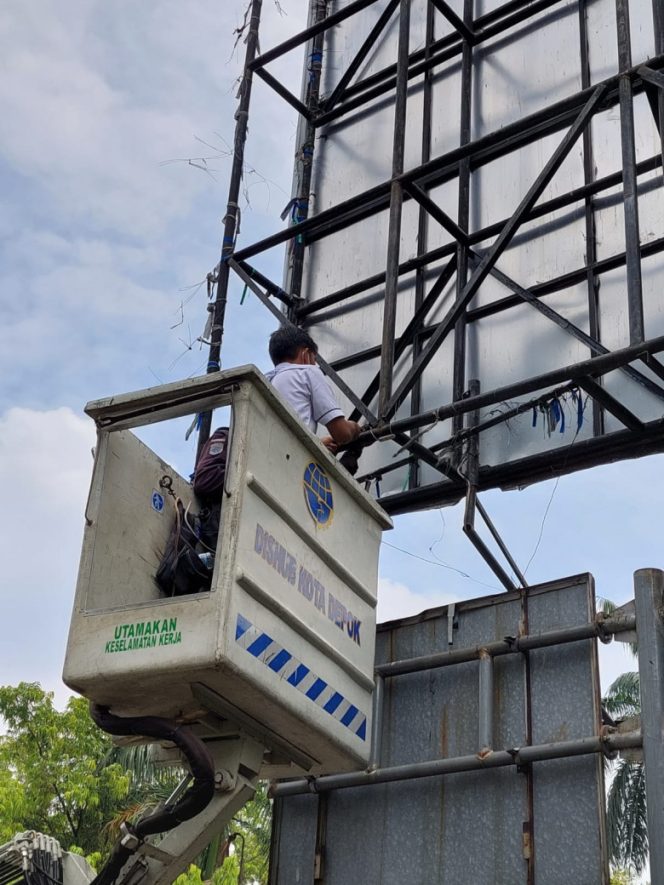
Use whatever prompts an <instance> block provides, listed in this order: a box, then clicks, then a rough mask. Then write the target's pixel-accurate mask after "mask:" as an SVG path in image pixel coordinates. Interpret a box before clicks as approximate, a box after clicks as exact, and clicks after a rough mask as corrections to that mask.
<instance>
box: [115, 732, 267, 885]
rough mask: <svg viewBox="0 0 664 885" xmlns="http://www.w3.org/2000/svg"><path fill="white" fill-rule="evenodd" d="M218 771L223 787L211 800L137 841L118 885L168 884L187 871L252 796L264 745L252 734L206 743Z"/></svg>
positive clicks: (118, 880)
mask: <svg viewBox="0 0 664 885" xmlns="http://www.w3.org/2000/svg"><path fill="white" fill-rule="evenodd" d="M207 746H208V748H209V750H210V751H211V753H212V757H213V758H214V761H215V770H216V771H217V772H218V773H219V775H220V780H219V785H220V788H219V789H217V790H216V791H215V794H214V796H213V797H212V801H211V802H210V804H209V805H208V806H207V807H206V808H205V809H204V810H203V811H202V812H201V813H200V814H198V815H196V817H193V818H191V819H190V820H188V821H185V822H184V823H182V824H180V826H178V827H176V828H175V829H173V830H171V831H170V832H169V833H167V834H166V836H165V837H164V838H163V839H162V840H161V841H160V842H159V845H156V844H154V843H153V842H151V841H150V840H146V841H145V842H144V843H142V844H141V845H140V846H138V848H137V851H136V853H135V854H133V855H132V856H131V858H130V859H129V860H128V861H127V863H126V864H125V866H124V867H123V869H122V870H121V871H120V874H119V876H118V878H117V879H116V885H137V883H138V882H141V883H143V885H170V883H172V882H173V881H175V879H176V878H177V877H178V876H179V875H180V873H183V872H184V871H185V870H186V869H187V867H188V866H189V864H190V863H191V862H192V861H193V860H194V858H195V857H196V856H197V855H198V854H200V852H201V851H202V850H203V849H204V848H205V846H206V845H207V844H208V843H209V842H210V840H211V839H212V838H213V837H214V836H216V835H217V834H218V833H219V832H221V830H222V828H223V827H224V825H225V824H226V823H228V822H229V821H230V820H231V818H232V817H233V816H234V815H235V814H236V813H237V812H238V811H239V810H240V808H242V806H243V805H244V804H245V803H246V802H248V801H249V799H251V797H252V796H253V794H254V792H255V791H256V786H257V784H258V774H259V771H260V768H261V764H262V761H263V754H264V751H265V747H264V746H263V744H262V743H259V742H258V741H255V740H253V739H251V738H249V737H244V736H239V737H237V738H235V739H227V740H219V741H213V742H210V743H208V744H207Z"/></svg>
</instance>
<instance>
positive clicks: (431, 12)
mask: <svg viewBox="0 0 664 885" xmlns="http://www.w3.org/2000/svg"><path fill="white" fill-rule="evenodd" d="M435 20H436V10H435V8H434V6H433V4H432V3H428V4H427V22H426V35H425V46H424V57H425V59H426V60H427V61H428V60H429V58H430V57H431V51H432V50H431V44H432V43H433V41H434V38H435ZM432 87H433V70H432V69H431V68H429V70H427V72H426V73H425V75H424V85H423V87H422V153H421V154H420V160H421V162H422V164H424V163H427V162H428V161H429V160H430V159H431V105H432V91H433V88H432ZM428 237H429V213H428V212H427V210H426V209H425V208H424V206H420V208H419V216H418V222H417V254H418V256H419V255H424V254H425V253H426V251H427V243H428ZM427 270H428V268H427V267H426V265H425V266H424V267H420V268H418V270H417V274H416V277H415V314H417V312H418V310H420V309H421V307H422V304H423V303H424V297H425V294H426V293H425V290H426V280H427ZM421 350H422V343H421V339H420V334H419V333H418V332H415V334H414V335H413V351H412V352H413V361H415V360H416V359H417V357H418V355H419V354H420V351H421ZM421 408H422V379H421V378H418V380H417V382H416V383H415V385H414V386H413V390H412V393H411V397H410V414H411V415H417V414H418V413H419V412H420V410H421ZM413 435H415V434H413ZM419 465H420V462H419V461H417V460H416V461H413V463H412V465H411V467H410V470H409V474H408V487H409V488H411V489H413V488H415V487H416V486H417V485H418V482H419V475H420V467H419Z"/></svg>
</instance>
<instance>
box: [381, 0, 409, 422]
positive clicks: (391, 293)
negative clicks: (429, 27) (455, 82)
mask: <svg viewBox="0 0 664 885" xmlns="http://www.w3.org/2000/svg"><path fill="white" fill-rule="evenodd" d="M409 40H410V0H401V5H400V12H399V50H398V60H397V83H396V95H395V102H394V141H393V147H392V182H391V185H390V221H389V228H388V233H387V265H386V273H385V306H384V311H383V338H382V346H381V364H380V388H379V391H380V392H379V397H378V401H379V405H378V414H379V415H383V414H384V413H385V412H386V410H387V404H388V402H389V401H390V397H391V396H392V372H393V369H394V338H395V332H396V321H397V295H398V289H399V245H400V242H401V209H402V206H403V187H402V185H401V182H400V181H398V180H397V179H398V176H400V175H401V174H402V173H403V163H404V150H405V144H406V112H407V103H408V45H409Z"/></svg>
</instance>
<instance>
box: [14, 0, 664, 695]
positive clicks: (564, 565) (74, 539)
mask: <svg viewBox="0 0 664 885" xmlns="http://www.w3.org/2000/svg"><path fill="white" fill-rule="evenodd" d="M243 7H244V0H242V2H235V0H232V2H226V3H219V2H216V0H200V2H198V3H195V4H183V3H181V2H176V0H152V2H150V3H149V4H148V3H144V4H138V3H133V2H132V3H130V2H128V0H116V2H114V3H112V4H109V3H106V2H102V0H68V2H67V3H66V4H65V3H61V2H58V0H29V2H25V3H20V4H4V5H2V7H1V8H0V45H1V46H2V54H1V55H0V57H1V58H2V62H1V63H0V64H1V65H2V69H3V76H2V77H0V114H1V118H2V120H3V126H2V127H0V187H1V188H2V192H3V194H4V200H3V202H2V205H1V206H0V252H1V255H0V299H1V303H2V315H3V322H2V326H1V327H0V371H1V372H2V378H3V380H4V383H3V385H2V387H1V389H0V487H1V488H2V490H3V492H4V500H5V520H4V523H5V530H4V531H3V532H2V535H0V554H1V555H2V562H3V564H4V567H3V576H2V621H3V626H4V631H3V643H2V645H1V646H0V680H1V681H2V682H3V683H7V682H17V681H19V680H21V679H25V680H38V681H40V682H41V683H42V684H43V685H44V686H46V687H47V688H49V689H53V690H55V691H56V692H57V695H58V698H59V699H60V700H61V699H63V698H64V697H65V696H66V692H65V690H64V688H63V686H62V684H61V682H60V671H61V667H62V659H63V655H64V645H65V641H66V633H67V624H68V620H69V612H70V607H71V600H72V596H73V588H74V582H75V576H76V570H77V565H78V553H79V548H80V539H81V532H82V516H83V507H84V502H85V496H86V493H87V484H88V481H89V475H90V469H91V465H92V458H91V454H90V450H91V448H92V446H93V444H94V433H93V428H92V425H91V422H90V421H89V420H88V419H87V418H86V417H85V416H84V415H83V413H82V408H83V405H84V404H85V402H86V401H88V400H90V399H95V398H98V397H100V396H104V395H107V394H111V393H117V392H123V391H128V390H132V389H138V388H143V387H147V386H150V385H152V384H155V383H158V382H159V381H172V380H175V379H177V378H181V377H185V376H188V375H191V374H198V373H200V372H201V371H203V370H204V367H205V363H206V352H205V350H201V349H200V347H199V345H198V344H197V343H195V339H196V338H197V336H199V335H200V334H201V333H202V331H203V327H204V325H205V319H206V293H205V286H203V285H199V284H201V282H202V281H203V280H204V279H205V275H206V273H207V272H208V271H209V270H210V269H211V268H212V267H213V266H214V265H215V264H216V262H217V261H218V256H219V243H220V238H221V217H222V215H223V212H224V206H225V200H226V188H227V179H228V174H229V170H230V161H229V157H228V153H229V149H228V144H229V143H230V142H231V140H232V133H233V111H234V108H235V92H236V89H237V77H238V74H239V72H240V60H239V56H238V51H237V50H234V48H233V40H234V36H233V31H234V29H235V28H236V27H237V26H238V24H239V23H240V22H241V19H242V12H243ZM281 7H282V8H283V11H284V14H280V12H279V9H278V5H277V4H275V3H273V2H271V0H264V10H265V12H264V28H263V39H262V43H263V46H262V48H263V49H266V48H268V47H269V46H271V45H273V44H274V43H277V42H279V41H280V40H282V39H284V38H285V37H286V36H287V35H289V34H290V33H292V32H293V31H294V30H295V29H296V28H298V27H300V26H301V25H302V18H303V10H304V8H305V4H304V2H303V0H284V2H282V4H281ZM239 49H240V50H243V47H242V46H240V47H239ZM299 61H300V57H299V56H298V55H297V53H296V54H295V55H294V60H293V63H292V64H291V68H290V69H288V70H285V69H284V74H285V75H287V76H288V77H289V78H290V79H291V80H292V81H293V83H297V81H298V80H299V73H298V65H299ZM294 133H295V120H294V118H293V115H292V114H290V112H289V111H288V110H285V108H284V105H283V104H282V103H281V102H280V101H279V100H278V99H276V98H275V97H274V96H272V95H271V93H270V92H269V91H268V90H267V88H266V87H263V86H262V84H260V83H259V84H256V87H255V94H254V103H253V107H252V118H251V130H250V141H249V146H248V153H247V165H248V168H247V174H246V179H245V183H246V191H245V194H244V196H243V219H242V232H241V235H240V242H241V243H248V242H250V241H252V240H255V239H258V238H259V237H261V236H264V235H265V234H267V233H269V232H272V231H275V230H279V229H281V227H282V226H283V222H282V221H281V220H280V219H279V214H280V212H281V210H282V208H283V206H284V205H285V203H286V202H287V201H288V197H289V192H290V176H291V166H292V159H293V154H294V152H295V141H294ZM203 157H205V158H206V160H205V163H203V162H202V160H201V158H203ZM190 159H191V160H192V161H193V162H191V163H190V162H188V160H190ZM202 165H204V166H205V169H201V168H200V166H202ZM281 263H282V255H281V253H280V252H278V251H275V253H274V254H273V255H270V256H268V257H267V259H266V260H265V263H264V265H263V266H264V267H265V269H266V271H267V272H269V274H270V276H272V277H273V278H274V279H279V277H280V274H281ZM240 294H241V286H240V285H238V284H236V283H233V285H232V287H231V291H230V304H229V309H228V314H227V324H226V335H225V339H224V348H223V363H224V365H225V366H226V367H229V366H232V365H234V364H240V363H246V362H255V363H256V364H257V365H258V366H259V367H261V368H266V367H267V365H268V360H267V354H266V349H265V341H266V338H267V335H268V334H269V332H270V330H271V329H272V328H273V326H274V322H273V320H272V319H271V318H270V317H269V316H268V315H267V313H266V312H265V310H264V309H263V308H262V307H261V306H260V305H258V304H257V303H255V301H254V300H253V299H251V298H247V300H246V301H245V303H244V305H240ZM172 446H173V448H174V449H175V450H177V451H178V453H179V454H178V457H180V458H182V459H184V460H186V459H187V458H188V457H192V458H193V447H192V445H191V444H189V446H188V447H187V446H185V444H184V442H183V441H178V442H177V444H175V443H172ZM662 464H663V462H662V459H661V458H659V457H654V458H650V459H647V460H641V461H635V462H624V463H621V464H617V465H613V466H610V467H606V468H601V469H597V470H594V471H588V472H586V473H582V474H577V475H574V476H571V477H565V478H563V479H561V480H560V482H559V483H558V484H557V485H556V487H555V491H554V485H555V484H554V483H553V482H549V483H543V484H540V485H538V486H534V487H532V488H529V489H526V490H525V491H522V492H509V493H502V492H492V493H489V494H487V495H486V496H485V498H484V503H485V505H486V506H487V508H488V510H489V512H490V514H491V515H492V517H493V518H494V520H495V522H496V524H497V526H498V527H499V529H500V530H501V531H502V532H503V535H504V537H505V539H506V540H507V542H508V544H509V546H510V549H511V550H512V552H513V554H514V556H515V557H516V559H517V561H518V562H519V564H520V565H521V566H522V567H525V565H526V563H527V562H528V560H529V559H530V557H531V555H532V554H533V551H534V550H535V548H536V546H537V545H538V539H539V545H538V546H537V553H536V555H535V556H534V558H533V559H532V563H531V565H530V568H529V570H528V578H529V580H530V581H532V582H539V581H546V580H552V579H556V578H559V577H562V576H565V575H571V574H576V573H579V572H585V571H589V572H592V573H593V574H594V575H595V578H596V581H597V590H598V593H599V594H601V595H603V596H606V597H609V598H612V599H614V600H615V601H617V602H621V601H624V600H625V599H627V598H628V597H629V596H630V594H631V580H632V578H631V576H632V572H633V571H634V570H635V569H636V568H640V567H645V566H658V565H660V564H661V562H662V559H663V557H662V554H661V548H662V544H661V540H660V538H661V528H660V525H661V520H660V519H659V511H660V499H661V497H662V491H663V485H664V483H663V482H662V478H661V473H662ZM552 493H553V496H552ZM545 514H546V519H545ZM461 516H462V514H461V510H460V508H459V507H455V508H447V509H445V510H443V511H430V512H426V513H420V514H415V515H412V516H409V517H402V518H399V519H398V520H397V524H396V528H395V530H394V531H393V532H392V533H391V534H389V535H388V536H386V538H385V540H386V542H387V544H391V545H395V546H396V547H399V548H402V550H406V551H408V553H404V552H400V551H399V550H395V549H394V547H390V546H384V548H383V551H382V556H381V569H380V573H381V592H380V612H381V614H382V616H383V617H384V618H389V617H395V616H399V615H405V614H410V613H414V612H416V611H420V610H422V609H424V608H427V607H431V606H436V605H441V604H444V603H447V602H449V601H451V600H459V599H466V598H470V597H474V596H481V595H484V594H486V593H490V592H492V591H493V590H494V589H500V588H499V585H498V584H497V582H496V579H495V578H494V577H493V575H492V574H491V572H490V571H488V569H487V568H486V566H485V565H484V563H483V562H482V561H481V559H480V558H479V557H478V555H477V554H476V553H475V551H474V549H473V548H472V547H471V546H470V544H469V543H468V542H467V540H466V539H465V538H464V536H463V535H462V533H461ZM543 523H544V525H543ZM542 526H543V527H542ZM540 533H541V539H540ZM424 560H429V561H428V562H427V561H424ZM602 653H603V655H604V658H605V682H608V681H610V679H611V678H612V677H613V676H614V675H616V674H617V673H618V672H620V671H621V670H622V669H625V668H628V667H631V666H632V662H631V660H630V658H629V655H628V654H626V653H625V652H624V651H623V649H622V648H613V649H611V648H609V649H608V650H607V651H604V650H603V652H602Z"/></svg>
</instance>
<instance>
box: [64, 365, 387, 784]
mask: <svg viewBox="0 0 664 885" xmlns="http://www.w3.org/2000/svg"><path fill="white" fill-rule="evenodd" d="M222 406H229V407H230V409H231V415H232V418H231V431H230V440H229V455H228V462H227V471H226V481H225V488H224V493H223V504H222V510H221V527H220V530H219V537H218V543H217V552H216V556H215V563H214V571H213V575H212V586H211V589H210V591H209V592H201V593H194V594H191V595H186V596H171V597H168V596H165V595H164V593H163V592H162V591H161V590H160V588H159V586H158V585H157V583H156V581H155V573H156V571H157V568H158V565H159V561H160V558H161V555H162V554H163V551H164V548H165V545H166V542H167V539H168V536H169V533H170V530H171V527H172V524H173V520H174V518H175V512H176V511H175V498H176V497H179V498H180V499H181V500H182V502H183V504H184V505H185V507H186V506H187V505H189V507H190V512H195V511H196V510H197V509H198V506H199V505H198V502H197V501H196V499H195V497H194V494H193V491H192V488H191V485H190V484H189V483H188V482H187V481H186V480H185V479H184V478H183V477H182V476H181V475H180V474H179V473H178V472H177V471H176V470H175V469H174V468H173V466H171V465H169V464H167V463H165V462H164V461H163V460H162V459H161V458H160V457H159V456H158V455H157V454H156V453H155V452H154V451H152V450H151V449H150V448H149V447H148V446H147V445H146V444H145V443H143V442H141V441H140V440H139V439H138V437H137V436H136V435H135V434H134V433H132V430H131V428H134V427H140V426H143V425H147V424H154V423H156V422H160V421H165V420H168V419H172V418H177V417H181V416H185V415H193V414H197V413H200V412H203V411H206V410H210V409H213V408H218V407H222ZM86 412H87V413H88V414H89V415H90V416H91V417H92V418H93V419H94V420H95V422H96V425H97V428H98V442H97V447H96V455H95V465H94V472H93V477H92V485H91V489H90V496H89V500H88V504H87V510H86V526H85V535H84V541H83V551H82V556H81V563H80V570H79V577H78V584H77V589H76V598H75V602H74V610H73V614H72V621H71V628H70V633H69V643H68V648H67V656H66V661H65V667H64V676H63V678H64V681H65V682H66V683H67V685H68V686H70V688H72V689H74V690H75V691H77V692H79V693H80V694H82V695H84V696H85V697H87V698H89V699H90V700H91V701H93V702H94V703H96V704H99V705H101V706H104V707H108V708H110V710H111V712H112V713H113V714H114V715H117V716H138V715H140V716H145V715H157V716H164V717H168V718H170V719H175V720H177V721H181V722H188V723H191V724H192V725H193V727H194V728H195V729H196V730H197V731H198V733H199V734H200V735H202V736H204V737H207V738H209V739H214V738H215V737H220V736H221V737H223V735H224V734H227V733H229V730H230V731H232V730H233V729H234V728H235V729H237V727H240V728H241V729H242V730H243V732H244V733H246V734H248V735H251V736H252V738H254V739H255V740H257V741H259V742H260V743H262V744H263V745H264V746H265V747H266V748H268V754H267V755H266V763H265V766H264V770H263V771H262V774H263V775H264V776H274V775H283V774H288V773H289V772H291V771H295V772H296V771H298V770H304V771H307V772H310V773H320V772H325V771H340V770H349V769H358V768H362V767H364V766H366V764H367V762H368V759H369V747H370V739H371V698H372V690H373V667H374V641H375V620H376V618H375V611H376V585H377V567H378V549H379V545H380V539H381V532H382V530H383V529H386V528H389V527H390V526H391V523H390V520H389V518H388V517H387V516H386V515H385V513H384V512H383V511H382V510H381V508H380V507H379V506H378V505H377V504H376V502H375V501H374V500H373V499H372V498H371V497H370V496H369V495H368V494H367V493H366V492H365V491H364V490H363V489H362V488H360V486H358V485H357V484H356V483H355V481H354V480H353V479H352V477H351V476H350V475H349V474H347V473H346V472H345V471H344V470H343V468H342V467H340V466H339V465H338V463H337V462H336V460H335V459H334V458H333V457H332V456H331V455H330V454H329V452H328V451H327V450H326V449H325V448H324V447H323V446H322V445H321V444H320V442H319V441H318V440H317V438H316V437H315V436H314V435H313V434H311V433H310V432H309V431H308V429H307V428H305V427H304V426H303V425H302V423H301V422H300V421H299V420H298V418H297V417H296V416H295V414H294V413H293V412H292V411H291V409H290V408H289V407H288V406H287V405H285V404H284V402H283V401H282V400H281V399H280V398H279V397H278V395H277V394H276V393H275V391H274V390H273V388H272V387H271V385H270V384H268V383H267V382H266V380H265V379H264V378H263V376H262V375H261V374H260V373H259V372H258V370H257V369H256V368H255V367H253V366H245V367H242V368H239V369H233V370H229V371H224V372H218V373H214V374H211V375H206V376H204V377H202V378H194V379H192V380H188V381H184V382H178V383H176V384H169V385H164V386H161V387H156V388H151V389H148V390H144V391H139V392H136V393H132V394H127V395H123V396H117V397H111V398H109V399H105V400H99V401H96V402H92V403H90V404H88V406H87V407H86Z"/></svg>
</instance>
